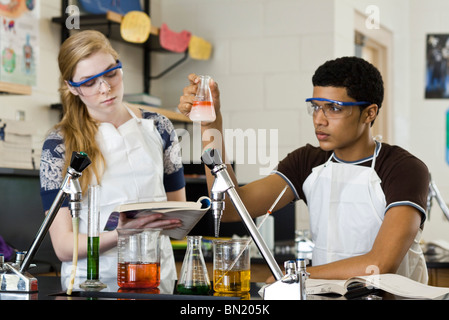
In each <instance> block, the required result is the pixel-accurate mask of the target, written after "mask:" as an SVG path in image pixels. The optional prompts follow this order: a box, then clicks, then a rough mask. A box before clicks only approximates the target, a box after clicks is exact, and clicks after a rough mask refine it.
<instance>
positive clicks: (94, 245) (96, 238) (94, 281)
mask: <svg viewBox="0 0 449 320" xmlns="http://www.w3.org/2000/svg"><path fill="white" fill-rule="evenodd" d="M87 210H88V212H87V280H86V281H84V282H83V283H81V284H80V288H82V289H102V288H106V285H105V284H104V283H102V282H101V281H100V275H99V270H100V186H99V185H89V187H88V194H87Z"/></svg>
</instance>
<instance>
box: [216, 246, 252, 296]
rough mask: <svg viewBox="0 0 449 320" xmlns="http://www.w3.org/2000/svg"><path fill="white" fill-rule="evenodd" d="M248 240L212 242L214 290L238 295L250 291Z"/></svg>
mask: <svg viewBox="0 0 449 320" xmlns="http://www.w3.org/2000/svg"><path fill="white" fill-rule="evenodd" d="M249 241H250V240H249V239H231V240H214V290H215V291H216V292H225V293H238V292H248V291H249V289H250V278H251V264H250V262H251V261H250V252H249V246H248V242H249Z"/></svg>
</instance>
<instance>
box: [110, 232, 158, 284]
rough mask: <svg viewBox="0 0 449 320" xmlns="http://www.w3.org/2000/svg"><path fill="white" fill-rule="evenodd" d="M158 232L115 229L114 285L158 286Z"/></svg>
mask: <svg viewBox="0 0 449 320" xmlns="http://www.w3.org/2000/svg"><path fill="white" fill-rule="evenodd" d="M160 231H161V230H160V229H150V228H145V229H117V232H118V242H117V247H118V265H117V284H118V285H119V287H121V288H133V289H136V288H156V287H158V286H159V284H160V283H161V265H160V247H159V246H160V240H159V235H160Z"/></svg>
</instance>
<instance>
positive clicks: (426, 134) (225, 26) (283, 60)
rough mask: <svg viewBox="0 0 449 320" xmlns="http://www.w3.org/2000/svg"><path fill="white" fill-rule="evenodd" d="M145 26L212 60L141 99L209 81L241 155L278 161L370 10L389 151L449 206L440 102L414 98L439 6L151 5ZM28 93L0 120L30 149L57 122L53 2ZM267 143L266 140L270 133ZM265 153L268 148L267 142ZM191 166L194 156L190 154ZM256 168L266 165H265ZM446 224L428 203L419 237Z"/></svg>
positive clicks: (133, 79) (253, 170)
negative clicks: (322, 69)
mask: <svg viewBox="0 0 449 320" xmlns="http://www.w3.org/2000/svg"><path fill="white" fill-rule="evenodd" d="M151 2H152V13H151V18H152V23H153V24H154V25H155V26H160V25H161V24H162V23H164V22H165V23H167V24H168V26H169V27H170V28H171V29H172V30H174V31H181V30H183V29H186V30H189V31H191V32H192V33H193V34H195V35H197V36H200V37H203V38H205V39H206V40H208V41H210V42H211V43H212V44H213V55H212V59H210V60H208V61H194V60H191V59H189V60H188V61H187V62H184V63H183V64H182V65H180V66H179V67H177V68H176V69H174V70H173V71H171V72H170V73H169V74H167V75H166V76H164V77H163V78H161V79H159V80H156V81H152V83H151V93H152V94H154V95H156V96H159V97H161V98H162V99H163V104H164V107H165V108H168V109H176V106H177V104H178V101H179V96H180V94H181V93H182V88H183V87H184V86H185V85H186V84H187V80H186V79H187V75H188V74H189V73H191V72H195V73H198V74H210V75H211V76H212V77H214V79H215V80H216V81H217V82H218V83H219V86H220V88H221V97H222V112H223V115H224V121H225V127H226V128H229V129H231V130H234V131H232V132H233V133H236V130H238V129H242V130H246V131H245V132H246V133H250V132H253V133H254V132H255V133H256V138H258V139H256V140H255V141H256V142H255V143H254V140H253V141H252V142H251V143H246V144H245V146H244V147H245V148H246V149H248V151H247V155H248V154H255V153H258V152H260V153H261V154H262V155H266V156H270V158H273V157H277V158H278V159H277V160H280V159H282V158H283V157H284V156H285V155H286V154H287V153H288V152H290V151H292V150H294V149H295V148H297V147H298V146H301V145H303V144H305V143H314V144H315V143H316V140H315V137H314V135H313V128H312V123H311V118H310V117H309V116H308V115H307V114H306V112H305V107H304V99H305V98H307V97H309V96H310V95H311V93H312V85H311V76H312V75H313V72H314V71H315V69H316V68H317V67H318V66H319V65H320V64H322V63H323V62H324V61H326V60H328V59H333V58H335V57H338V56H343V55H352V54H353V53H354V45H353V42H354V41H353V35H354V15H355V12H356V11H358V12H361V13H364V12H365V11H366V8H367V7H368V6H370V5H375V6H377V7H378V8H379V13H380V23H381V24H382V26H384V27H385V28H387V29H388V30H390V31H391V33H392V34H393V37H394V39H393V48H392V49H393V51H392V52H393V56H392V65H390V70H391V72H392V81H393V83H392V91H393V92H390V94H391V95H392V106H391V110H390V111H391V112H390V115H391V117H392V122H393V123H392V129H393V133H392V134H390V141H389V142H390V143H393V144H398V145H401V146H403V147H405V148H407V149H409V150H410V151H411V152H412V153H414V154H416V155H417V156H419V157H420V158H421V159H422V160H423V161H425V162H426V164H427V165H428V166H429V168H430V169H431V171H432V174H433V175H434V178H435V180H436V182H437V184H438V186H439V188H440V191H441V192H442V194H443V196H444V197H445V198H446V199H448V201H449V182H448V181H449V179H448V178H449V168H448V164H447V163H446V162H445V146H446V142H445V132H446V127H445V126H446V123H445V112H446V109H447V108H449V101H447V100H435V101H430V100H424V98H423V96H424V84H425V74H424V72H425V36H426V34H427V33H448V31H449V19H447V12H449V3H448V2H447V1H446V0H428V1H422V0H395V1H387V0H190V1H186V0H153V1H151ZM40 3H41V20H40V23H39V28H40V48H39V50H40V55H39V75H38V85H37V87H36V88H33V95H32V96H30V97H21V96H0V102H1V106H2V107H1V108H0V117H5V118H15V114H16V112H17V110H24V111H25V113H26V115H25V117H26V120H28V121H30V122H32V123H34V124H36V137H35V145H36V149H39V148H40V145H41V143H42V139H43V136H44V135H45V132H46V131H47V130H48V129H49V128H50V127H51V126H52V125H53V124H54V123H55V122H56V121H57V119H58V114H57V113H56V112H54V111H50V110H49V109H48V106H49V105H50V104H51V103H55V102H58V101H59V98H58V93H57V87H58V76H59V72H58V68H57V53H58V48H59V44H60V43H59V41H60V39H59V37H60V35H59V27H58V26H56V25H54V24H52V23H51V21H50V19H51V17H54V16H59V14H60V3H59V1H54V0H41V1H40ZM114 46H115V47H116V48H117V50H118V51H119V53H120V54H121V56H122V60H123V62H124V71H125V81H126V82H125V84H126V87H125V91H126V92H127V93H134V92H139V91H141V90H142V74H141V69H142V55H141V50H140V49H136V48H135V47H132V46H127V45H125V44H123V43H116V42H114ZM179 58H180V56H179V55H174V54H173V55H172V54H170V55H166V54H164V55H160V54H153V65H152V69H153V70H152V73H153V74H158V73H159V72H160V71H161V70H163V69H164V68H165V67H166V66H168V65H170V64H171V63H173V62H174V61H176V60H177V59H179ZM258 129H261V130H266V131H265V134H266V135H265V138H266V139H267V140H268V141H269V138H270V136H269V130H270V129H273V130H277V138H278V141H277V149H276V150H277V152H274V151H265V150H264V151H261V147H263V145H264V144H263V140H262V139H261V138H262V135H261V134H259V135H257V134H258V132H257V130H258ZM271 137H273V135H271ZM269 145H270V147H274V146H275V145H276V143H271V144H269ZM189 156H191V157H192V156H193V160H198V158H199V156H200V155H199V154H197V153H195V154H190V155H189ZM256 158H257V163H256V164H248V163H247V162H248V161H247V160H244V162H245V163H243V164H237V169H236V170H237V176H238V179H239V181H240V182H242V183H246V182H249V181H252V180H254V179H257V178H259V177H260V176H261V175H260V171H259V168H260V166H261V165H262V167H267V164H266V163H261V161H262V160H264V159H263V158H262V156H259V155H257V157H256ZM265 160H266V159H265ZM298 218H299V219H298V220H297V224H298V225H299V226H300V227H303V226H305V224H306V221H307V218H306V210H304V207H303V206H302V205H300V206H298ZM448 230H449V222H447V221H446V220H445V219H444V218H443V216H442V214H441V212H440V211H439V208H438V207H437V205H436V204H434V206H433V209H432V214H431V219H430V221H429V222H428V223H427V224H426V228H425V230H424V239H425V240H427V241H430V240H435V239H445V240H449V236H448V234H449V232H448Z"/></svg>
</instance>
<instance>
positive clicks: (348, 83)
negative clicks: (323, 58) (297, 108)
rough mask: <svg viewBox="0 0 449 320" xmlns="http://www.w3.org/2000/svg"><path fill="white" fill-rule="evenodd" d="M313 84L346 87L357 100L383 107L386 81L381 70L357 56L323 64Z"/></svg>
mask: <svg viewBox="0 0 449 320" xmlns="http://www.w3.org/2000/svg"><path fill="white" fill-rule="evenodd" d="M312 83H313V86H319V87H337V88H346V91H347V93H348V96H350V97H351V98H353V99H355V100H356V101H367V102H370V103H373V104H377V106H378V107H379V109H380V108H381V107H382V101H383V99H384V83H383V80H382V75H381V74H380V72H379V70H377V68H376V67H374V66H373V65H372V64H371V63H369V62H367V61H366V60H364V59H361V58H357V57H342V58H337V59H335V60H330V61H327V62H325V63H324V64H323V65H321V66H320V67H319V68H318V69H317V70H316V71H315V74H314V76H313V78H312Z"/></svg>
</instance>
